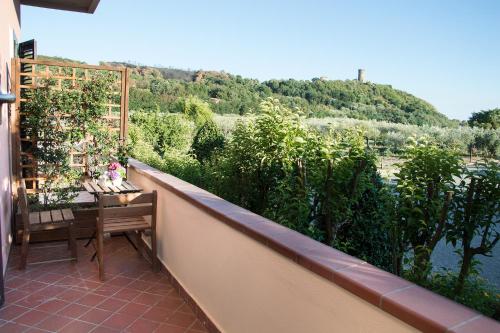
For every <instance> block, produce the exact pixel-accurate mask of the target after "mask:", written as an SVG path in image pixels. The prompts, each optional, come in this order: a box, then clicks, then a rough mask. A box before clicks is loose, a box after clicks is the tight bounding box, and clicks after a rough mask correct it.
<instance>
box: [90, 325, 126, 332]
mask: <svg viewBox="0 0 500 333" xmlns="http://www.w3.org/2000/svg"><path fill="white" fill-rule="evenodd" d="M118 332H121V331H120V330H115V329H112V328H109V327H106V326H97V327H96V328H95V329H94V330H93V331H92V333H118Z"/></svg>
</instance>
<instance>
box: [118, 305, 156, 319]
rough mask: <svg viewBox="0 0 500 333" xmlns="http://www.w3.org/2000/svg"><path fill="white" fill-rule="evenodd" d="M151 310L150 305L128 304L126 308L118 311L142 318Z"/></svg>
mask: <svg viewBox="0 0 500 333" xmlns="http://www.w3.org/2000/svg"><path fill="white" fill-rule="evenodd" d="M149 309H151V307H150V306H149V305H144V304H137V303H128V304H126V305H125V306H124V307H122V308H121V309H120V310H118V312H120V313H125V314H129V315H137V316H142V315H143V314H144V313H145V312H146V311H148V310H149Z"/></svg>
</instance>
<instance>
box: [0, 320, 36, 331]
mask: <svg viewBox="0 0 500 333" xmlns="http://www.w3.org/2000/svg"><path fill="white" fill-rule="evenodd" d="M27 329H29V326H25V325H21V324H18V323H12V322H8V323H5V324H4V325H2V326H1V327H0V333H18V332H19V333H20V332H24V331H26V330H27Z"/></svg>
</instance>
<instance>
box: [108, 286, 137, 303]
mask: <svg viewBox="0 0 500 333" xmlns="http://www.w3.org/2000/svg"><path fill="white" fill-rule="evenodd" d="M140 293H141V292H140V291H139V290H135V289H130V288H123V289H121V290H120V291H118V292H117V293H116V294H114V295H113V297H114V298H119V299H124V300H127V301H130V300H132V299H134V298H135V297H137V296H138V295H139V294H140Z"/></svg>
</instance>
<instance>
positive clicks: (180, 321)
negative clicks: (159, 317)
mask: <svg viewBox="0 0 500 333" xmlns="http://www.w3.org/2000/svg"><path fill="white" fill-rule="evenodd" d="M195 320H196V317H195V316H194V315H193V314H189V313H182V312H176V313H174V314H173V315H172V316H171V317H169V318H168V320H167V323H168V324H172V325H177V326H181V327H185V328H187V327H189V326H191V325H192V324H193V323H194V322H195Z"/></svg>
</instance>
